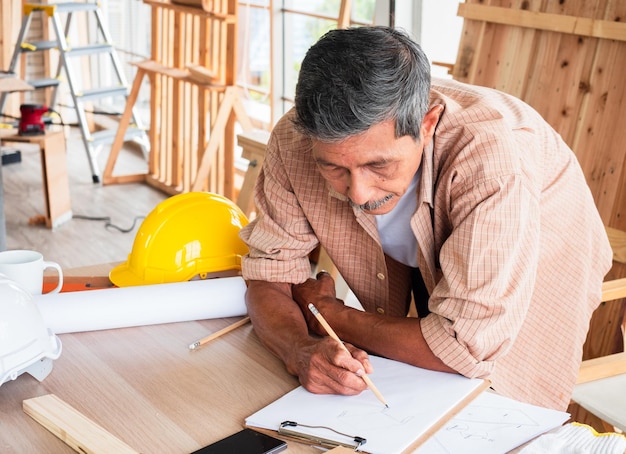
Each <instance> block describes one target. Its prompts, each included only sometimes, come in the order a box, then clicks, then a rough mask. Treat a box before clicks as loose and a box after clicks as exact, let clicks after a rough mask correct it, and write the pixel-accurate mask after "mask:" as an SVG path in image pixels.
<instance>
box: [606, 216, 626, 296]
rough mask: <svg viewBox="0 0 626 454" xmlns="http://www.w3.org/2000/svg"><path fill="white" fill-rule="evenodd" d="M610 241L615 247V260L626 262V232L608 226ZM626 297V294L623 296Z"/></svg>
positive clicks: (613, 247)
mask: <svg viewBox="0 0 626 454" xmlns="http://www.w3.org/2000/svg"><path fill="white" fill-rule="evenodd" d="M606 233H607V235H608V236H609V242H610V243H611V248H612V249H613V260H615V261H616V262H619V263H626V232H625V231H623V230H619V229H614V228H613V227H608V226H607V227H606ZM623 297H624V298H626V295H624V296H623Z"/></svg>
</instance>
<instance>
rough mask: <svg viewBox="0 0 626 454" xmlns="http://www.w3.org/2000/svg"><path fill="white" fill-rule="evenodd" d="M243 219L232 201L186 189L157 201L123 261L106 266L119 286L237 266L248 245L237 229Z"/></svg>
mask: <svg viewBox="0 0 626 454" xmlns="http://www.w3.org/2000/svg"><path fill="white" fill-rule="evenodd" d="M247 223H248V219H247V218H246V216H245V214H243V212H242V211H241V210H240V209H239V207H238V206H237V205H235V204H234V203H233V202H232V201H230V200H229V199H227V198H226V197H223V196H221V195H218V194H213V193H210V192H187V193H184V194H178V195H175V196H172V197H169V198H168V199H166V200H164V201H163V202H161V203H159V204H158V205H157V206H156V207H155V208H154V210H152V211H151V212H150V214H148V216H147V217H146V218H145V219H144V220H143V222H142V223H141V226H140V227H139V230H138V231H137V236H136V237H135V241H134V243H133V248H132V251H131V253H130V254H129V255H128V260H127V261H126V262H124V263H122V264H120V265H118V266H116V267H115V268H113V269H112V270H111V272H110V273H109V279H111V282H113V284H115V285H117V286H118V287H129V286H133V285H147V284H162V283H167V282H182V281H188V280H190V279H191V278H193V277H195V276H197V275H200V277H202V278H204V277H206V275H207V274H208V273H215V272H219V271H229V270H241V257H242V256H243V255H245V254H247V253H248V247H247V246H246V244H245V243H244V242H243V241H242V240H241V239H240V238H239V231H240V230H241V229H242V228H243V227H244V226H245V225H246V224H247Z"/></svg>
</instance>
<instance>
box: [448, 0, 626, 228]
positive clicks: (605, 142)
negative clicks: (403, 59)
mask: <svg viewBox="0 0 626 454" xmlns="http://www.w3.org/2000/svg"><path fill="white" fill-rule="evenodd" d="M476 6H478V8H475V9H471V8H474V7H476ZM484 7H486V8H484ZM489 7H498V8H500V9H499V10H496V9H493V8H491V9H490V8H489ZM464 8H465V10H464ZM470 9H471V10H470ZM464 11H467V12H470V13H471V14H467V15H471V16H472V17H475V16H476V15H477V14H478V15H480V14H485V17H486V18H487V19H486V20H478V19H475V18H472V19H466V20H465V22H464V27H463V32H462V36H461V42H460V45H459V53H458V57H457V61H456V63H455V66H454V70H453V76H454V78H455V79H457V80H460V81H463V82H468V83H473V84H477V85H484V86H489V87H494V88H497V89H500V90H503V91H505V92H507V93H511V94H513V95H515V96H517V97H520V98H521V99H523V100H525V101H526V102H528V103H529V104H530V105H532V106H533V107H534V108H535V109H537V110H538V111H539V113H540V114H541V115H542V116H543V117H544V118H546V120H547V121H548V122H549V123H550V124H551V125H552V126H554V127H555V129H556V130H557V131H559V133H560V134H561V135H562V136H563V138H564V140H565V141H566V142H567V143H568V144H569V145H570V146H571V147H572V148H573V150H574V152H575V153H576V156H577V157H578V159H579V161H580V163H581V165H582V167H583V171H584V172H585V176H586V178H587V181H588V183H589V186H590V188H591V191H592V193H593V196H594V199H595V201H596V204H597V206H598V209H599V211H600V214H601V216H602V219H603V220H604V222H605V223H606V224H607V225H610V226H613V227H615V228H619V229H622V230H626V215H625V213H624V210H625V206H624V198H625V196H624V195H623V194H622V193H623V190H624V186H625V185H624V178H626V174H625V173H624V169H625V167H626V164H625V161H626V134H624V133H623V131H626V116H624V115H621V112H622V111H623V108H624V103H625V99H624V97H625V90H626V84H624V82H623V76H622V74H623V71H624V68H626V24H624V23H620V22H623V21H624V20H625V19H624V18H626V2H612V1H609V0H596V1H591V2H582V1H579V0H543V1H539V0H537V1H504V0H487V1H484V0H483V1H480V0H467V1H466V4H465V5H463V4H462V5H461V6H460V8H459V12H460V14H461V15H463V14H464ZM506 11H515V12H516V13H519V12H528V11H532V12H537V13H547V14H551V15H553V16H545V17H546V18H547V19H548V20H550V19H552V20H554V17H562V18H563V21H562V23H557V24H555V26H554V29H559V27H561V28H563V27H565V26H566V25H567V23H568V20H569V19H571V18H586V19H594V20H595V22H593V23H591V25H595V26H596V27H595V28H592V31H591V32H589V33H591V34H592V35H594V36H585V32H584V30H583V31H582V32H581V31H576V32H575V33H574V32H573V33H563V32H560V31H552V30H551V29H541V28H535V27H533V26H532V24H529V20H530V19H529V17H527V16H522V15H519V16H514V18H513V19H507V20H509V22H511V21H512V22H513V23H508V24H507V23H504V24H503V23H496V22H494V21H498V20H499V19H498V18H497V14H498V13H499V12H506ZM557 15H558V16H557ZM531 19H532V18H531ZM515 21H517V22H518V24H515ZM610 24H614V27H613V29H611V31H610V33H612V34H613V36H616V37H617V38H618V39H605V38H602V37H598V36H601V35H602V34H603V33H605V30H608V29H609V28H611V27H609V25H610ZM541 26H542V27H546V28H550V26H549V25H545V24H543V25H541ZM620 26H621V27H620ZM590 30H591V28H590ZM620 78H621V80H620ZM620 191H621V192H620Z"/></svg>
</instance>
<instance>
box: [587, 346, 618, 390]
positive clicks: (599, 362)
mask: <svg viewBox="0 0 626 454" xmlns="http://www.w3.org/2000/svg"><path fill="white" fill-rule="evenodd" d="M620 374H626V353H624V352H622V353H616V354H614V355H608V356H602V357H600V358H594V359H588V360H586V361H583V362H582V364H581V366H580V370H579V371H578V379H577V380H576V384H581V383H587V382H590V381H594V380H600V379H602V378H608V377H613V376H615V375H620Z"/></svg>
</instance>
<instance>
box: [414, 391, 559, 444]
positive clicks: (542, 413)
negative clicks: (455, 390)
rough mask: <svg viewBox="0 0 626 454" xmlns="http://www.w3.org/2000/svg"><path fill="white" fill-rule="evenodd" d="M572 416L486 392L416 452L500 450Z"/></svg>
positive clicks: (525, 440)
mask: <svg viewBox="0 0 626 454" xmlns="http://www.w3.org/2000/svg"><path fill="white" fill-rule="evenodd" d="M569 416H570V415H569V414H568V413H565V412H563V411H557V410H551V409H549V408H543V407H538V406H536V405H530V404H526V403H523V402H518V401H516V400H513V399H509V398H507V397H503V396H499V395H497V394H495V393H492V392H484V393H482V394H481V395H480V396H478V397H477V398H476V399H474V401H472V403H470V404H469V405H468V406H467V407H465V409H463V410H462V411H461V412H460V413H459V414H458V415H457V416H456V417H455V418H454V419H452V420H451V421H450V422H449V423H448V424H446V426H445V427H443V428H442V429H441V430H439V431H438V432H437V433H436V434H435V435H434V436H433V437H432V438H430V439H429V440H428V441H427V442H426V443H425V444H424V445H422V446H421V447H420V449H418V450H417V451H416V453H419V454H453V453H458V452H462V453H464V454H501V453H504V452H509V451H510V450H512V449H514V448H516V447H518V446H521V445H523V444H524V443H526V442H527V441H529V440H532V439H533V438H535V437H537V436H538V435H541V434H543V433H545V432H548V431H549V430H552V429H554V428H555V427H558V426H560V425H561V424H563V423H564V422H565V421H567V420H568V419H569Z"/></svg>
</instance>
